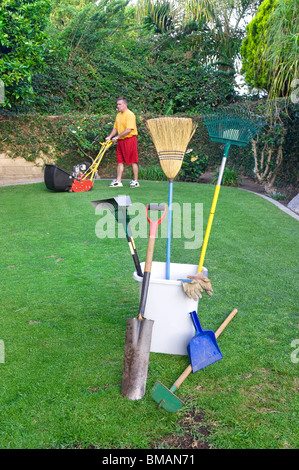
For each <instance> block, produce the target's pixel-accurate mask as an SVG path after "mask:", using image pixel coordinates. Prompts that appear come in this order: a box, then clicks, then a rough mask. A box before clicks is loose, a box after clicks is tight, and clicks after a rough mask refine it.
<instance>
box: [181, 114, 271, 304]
mask: <svg viewBox="0 0 299 470" xmlns="http://www.w3.org/2000/svg"><path fill="white" fill-rule="evenodd" d="M203 118H204V121H205V124H206V126H207V129H208V133H209V136H210V139H211V140H212V141H213V142H221V143H223V144H225V147H224V153H223V157H222V161H221V166H220V169H219V175H218V180H217V184H216V188H215V192H214V197H213V201H212V206H211V210H210V215H209V219H208V224H207V228H206V233H205V237H204V241H203V245H202V250H201V255H200V259H199V265H198V270H197V272H198V273H201V271H202V268H203V263H204V258H205V254H206V250H207V245H208V240H209V237H210V232H211V228H212V223H213V219H214V215H215V210H216V205H217V201H218V196H219V192H220V187H221V182H222V177H223V172H224V168H225V165H226V161H227V156H228V152H229V149H230V146H231V145H238V146H241V147H245V146H246V145H247V144H248V143H249V142H250V140H251V139H253V137H254V136H255V135H256V134H257V133H258V132H259V130H260V129H261V127H262V126H263V125H264V121H263V120H262V118H261V117H260V116H257V115H253V114H252V113H250V112H249V111H247V110H246V109H244V108H242V107H234V108H223V109H221V108H220V109H217V110H216V111H215V112H213V111H212V112H209V113H204V114H203ZM188 277H189V276H188ZM190 278H191V276H190V277H189V279H190ZM182 283H183V289H184V292H185V293H186V294H187V295H188V294H189V293H190V291H193V293H194V288H195V286H194V284H195V283H200V281H199V280H195V281H194V280H193V281H192V280H188V279H184V280H182ZM188 283H190V284H189V285H188ZM184 284H185V285H184ZM192 284H193V285H192Z"/></svg>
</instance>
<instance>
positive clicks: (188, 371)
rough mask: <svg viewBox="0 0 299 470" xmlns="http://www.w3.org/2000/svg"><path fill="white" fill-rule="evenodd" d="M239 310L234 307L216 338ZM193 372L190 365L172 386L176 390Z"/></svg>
mask: <svg viewBox="0 0 299 470" xmlns="http://www.w3.org/2000/svg"><path fill="white" fill-rule="evenodd" d="M237 312H238V310H237V309H236V308H234V310H233V311H232V312H231V313H230V314H229V315H228V317H227V318H226V320H224V322H223V323H222V324H221V325H220V326H219V328H218V330H217V331H216V333H215V336H216V338H218V336H219V335H220V333H222V331H223V330H224V328H225V327H226V326H227V325H228V324H229V322H230V321H231V320H232V319H233V318H234V316H235V315H236V313H237ZM191 372H192V366H191V364H189V366H188V367H187V368H186V369H185V370H184V372H183V373H182V374H181V375H180V376H179V378H178V379H177V380H176V381H175V382H174V384H173V386H172V387H171V388H172V389H173V390H174V391H175V390H177V389H178V388H179V386H180V385H182V383H183V382H184V380H185V379H186V378H187V377H188V375H189V374H190V373H191Z"/></svg>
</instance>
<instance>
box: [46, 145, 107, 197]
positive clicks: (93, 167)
mask: <svg viewBox="0 0 299 470" xmlns="http://www.w3.org/2000/svg"><path fill="white" fill-rule="evenodd" d="M111 145H112V140H108V141H107V142H105V143H102V142H101V149H100V151H99V153H98V155H97V157H96V158H95V159H94V161H93V162H92V163H91V164H89V163H87V162H84V163H81V164H79V165H76V166H74V167H73V173H72V174H71V173H68V172H67V171H65V170H63V169H62V168H59V167H58V166H56V165H48V164H46V167H45V173H44V180H45V185H46V186H47V188H48V189H51V190H53V191H69V192H70V193H79V192H83V191H90V190H91V189H92V188H93V179H94V176H95V173H96V171H97V170H98V167H99V164H100V163H101V161H102V158H103V156H104V154H105V152H106V150H108V148H109V147H110V146H111Z"/></svg>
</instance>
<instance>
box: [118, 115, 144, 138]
mask: <svg viewBox="0 0 299 470" xmlns="http://www.w3.org/2000/svg"><path fill="white" fill-rule="evenodd" d="M113 127H115V129H116V130H117V133H118V134H120V133H121V132H123V131H124V130H125V129H132V130H131V132H130V133H129V134H128V135H126V136H125V137H123V138H121V139H120V140H123V139H127V138H128V137H132V135H138V132H137V127H136V118H135V114H134V113H132V111H130V110H129V109H127V110H126V111H125V112H124V113H117V115H116V119H115V123H114V126H113Z"/></svg>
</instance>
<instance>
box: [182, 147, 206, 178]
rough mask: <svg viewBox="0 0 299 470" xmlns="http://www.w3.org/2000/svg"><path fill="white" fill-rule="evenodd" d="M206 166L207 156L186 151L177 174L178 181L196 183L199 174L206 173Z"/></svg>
mask: <svg viewBox="0 0 299 470" xmlns="http://www.w3.org/2000/svg"><path fill="white" fill-rule="evenodd" d="M208 164H209V159H208V157H207V155H200V154H196V153H195V152H193V150H190V151H188V150H187V152H186V155H185V157H184V160H183V163H182V167H181V170H180V172H179V179H180V181H189V182H193V183H197V182H198V181H199V178H200V176H201V174H202V173H204V172H205V171H206V169H207V167H208Z"/></svg>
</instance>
